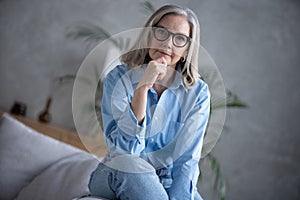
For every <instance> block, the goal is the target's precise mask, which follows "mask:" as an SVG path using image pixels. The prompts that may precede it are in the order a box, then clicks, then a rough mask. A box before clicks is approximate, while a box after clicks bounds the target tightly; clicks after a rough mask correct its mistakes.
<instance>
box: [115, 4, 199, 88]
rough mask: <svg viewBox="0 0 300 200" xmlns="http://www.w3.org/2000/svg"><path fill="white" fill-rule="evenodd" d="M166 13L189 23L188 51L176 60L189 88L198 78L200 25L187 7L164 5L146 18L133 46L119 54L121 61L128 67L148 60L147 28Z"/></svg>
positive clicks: (148, 33) (148, 37)
mask: <svg viewBox="0 0 300 200" xmlns="http://www.w3.org/2000/svg"><path fill="white" fill-rule="evenodd" d="M166 15H179V16H183V17H186V19H187V21H188V22H189V24H190V29H191V31H190V37H191V42H190V45H189V48H188V53H187V56H186V58H185V59H184V60H182V59H180V61H178V62H180V64H181V67H182V68H181V73H182V76H183V83H184V85H185V87H186V88H191V87H192V86H193V85H195V84H196V83H197V81H198V78H199V72H198V53H199V48H200V25H199V21H198V19H197V16H196V15H195V13H194V12H193V11H192V10H190V9H189V8H183V7H180V6H177V5H165V6H162V7H161V8H159V9H158V10H157V11H156V12H155V13H153V14H152V16H151V17H150V18H149V19H148V21H147V22H146V24H145V26H144V27H145V29H143V31H142V32H141V34H140V36H139V38H138V39H137V41H136V42H135V44H134V45H133V47H132V48H131V49H130V50H129V51H128V52H127V53H125V54H124V55H122V56H121V61H122V62H124V63H127V64H128V65H129V68H133V67H135V66H138V65H142V64H145V63H148V62H149V61H150V57H149V54H148V52H149V41H150V37H151V31H148V30H149V29H147V28H149V27H154V26H155V25H157V24H158V23H159V21H160V20H161V19H162V18H163V17H164V16H166ZM178 64H179V63H178Z"/></svg>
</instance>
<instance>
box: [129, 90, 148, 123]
mask: <svg viewBox="0 0 300 200" xmlns="http://www.w3.org/2000/svg"><path fill="white" fill-rule="evenodd" d="M148 90H149V87H147V86H146V85H145V86H140V87H138V88H137V89H136V90H135V92H134V95H133V97H132V101H131V103H130V105H131V109H132V111H133V113H134V115H135V117H136V119H137V120H138V123H139V125H141V124H142V123H143V121H144V118H145V115H146V104H147V94H148Z"/></svg>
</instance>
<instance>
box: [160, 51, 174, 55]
mask: <svg viewBox="0 0 300 200" xmlns="http://www.w3.org/2000/svg"><path fill="white" fill-rule="evenodd" d="M158 52H159V53H161V54H163V55H166V56H171V54H170V53H168V52H165V51H158Z"/></svg>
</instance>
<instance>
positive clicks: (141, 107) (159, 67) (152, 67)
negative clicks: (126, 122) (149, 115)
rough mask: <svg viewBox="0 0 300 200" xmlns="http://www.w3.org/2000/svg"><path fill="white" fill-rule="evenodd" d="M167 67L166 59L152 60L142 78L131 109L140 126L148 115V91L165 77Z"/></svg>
mask: <svg viewBox="0 0 300 200" xmlns="http://www.w3.org/2000/svg"><path fill="white" fill-rule="evenodd" d="M166 72H167V65H166V60H165V58H163V57H162V58H160V59H158V60H152V61H150V62H149V64H148V66H147V68H146V71H145V73H144V75H143V77H142V78H141V80H140V82H139V84H138V86H137V88H136V90H135V92H134V95H133V98H132V101H131V104H130V105H131V108H132V110H133V113H134V114H135V116H136V118H137V120H138V122H139V124H142V122H143V120H144V118H145V115H146V105H147V94H148V90H149V89H150V88H152V87H153V85H154V83H155V82H156V81H157V80H161V79H163V78H164V77H165V75H166Z"/></svg>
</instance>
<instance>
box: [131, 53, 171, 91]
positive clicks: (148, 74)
mask: <svg viewBox="0 0 300 200" xmlns="http://www.w3.org/2000/svg"><path fill="white" fill-rule="evenodd" d="M166 73H167V63H166V59H165V58H164V57H161V58H159V59H157V60H151V61H150V62H149V63H148V65H147V68H146V70H145V73H144V75H143V77H142V78H141V80H140V82H139V84H138V87H137V88H139V87H141V88H145V89H147V90H148V89H150V88H152V87H153V85H154V83H155V82H156V81H159V80H162V79H163V78H164V77H165V75H166Z"/></svg>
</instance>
